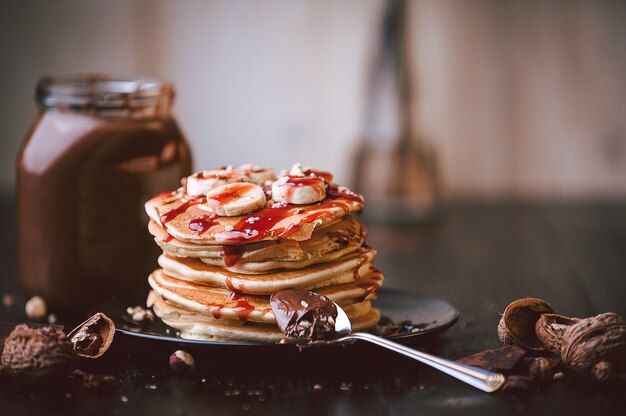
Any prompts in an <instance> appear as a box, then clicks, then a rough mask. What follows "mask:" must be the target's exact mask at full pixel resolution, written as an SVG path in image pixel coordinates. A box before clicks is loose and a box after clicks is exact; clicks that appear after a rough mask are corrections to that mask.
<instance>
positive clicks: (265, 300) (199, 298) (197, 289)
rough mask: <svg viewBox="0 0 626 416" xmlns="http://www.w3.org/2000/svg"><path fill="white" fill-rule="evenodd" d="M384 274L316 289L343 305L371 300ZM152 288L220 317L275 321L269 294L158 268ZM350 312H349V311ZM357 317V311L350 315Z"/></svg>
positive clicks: (173, 301) (152, 277)
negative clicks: (238, 291)
mask: <svg viewBox="0 0 626 416" xmlns="http://www.w3.org/2000/svg"><path fill="white" fill-rule="evenodd" d="M383 280H384V278H383V274H382V273H381V272H380V271H378V270H375V271H373V272H371V273H369V274H368V275H367V276H363V277H362V278H361V279H359V280H358V281H356V282H351V283H345V284H342V285H335V286H327V287H324V288H321V289H316V290H315V291H316V292H317V293H319V294H321V295H324V296H327V297H328V298H329V299H331V300H332V301H333V302H336V303H337V304H339V305H340V306H341V307H348V306H350V305H355V304H363V303H366V302H367V303H369V301H370V300H372V299H374V298H375V297H376V292H377V290H378V289H379V288H380V286H381V285H382V283H383ZM148 283H149V284H150V286H151V287H152V290H153V291H154V292H156V294H158V295H159V296H160V297H161V298H162V299H163V300H165V301H166V302H167V303H169V304H173V305H176V306H179V307H181V308H184V309H185V310H187V311H190V312H194V313H196V314H202V315H205V316H207V317H212V318H215V319H217V320H221V321H228V320H230V321H234V320H239V321H252V322H264V323H275V322H276V320H275V318H274V314H273V313H272V309H271V307H270V304H269V296H259V295H246V294H236V295H235V296H233V292H232V291H230V290H228V289H224V288H219V287H210V286H202V285H197V284H194V283H190V282H187V281H183V280H179V279H176V278H173V277H171V276H168V275H167V274H165V273H164V272H163V270H159V269H158V270H155V271H154V272H152V274H151V275H150V277H149V278H148ZM346 313H347V312H346ZM352 317H356V315H353V316H351V318H352Z"/></svg>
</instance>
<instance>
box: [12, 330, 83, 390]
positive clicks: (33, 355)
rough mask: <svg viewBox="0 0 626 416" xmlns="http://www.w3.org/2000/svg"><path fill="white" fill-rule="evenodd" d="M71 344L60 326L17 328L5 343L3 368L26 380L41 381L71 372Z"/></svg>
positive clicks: (17, 377)
mask: <svg viewBox="0 0 626 416" xmlns="http://www.w3.org/2000/svg"><path fill="white" fill-rule="evenodd" d="M72 358H73V357H72V353H71V346H70V342H69V340H68V339H67V337H66V336H65V333H64V332H63V330H62V329H61V328H60V327H56V326H44V327H41V328H29V327H28V326H27V325H26V324H21V325H17V326H16V327H15V329H14V330H13V332H11V333H10V334H9V336H8V337H7V339H6V340H5V341H4V351H3V352H2V366H3V367H4V370H5V371H6V372H7V373H8V374H9V375H11V376H13V377H15V378H16V379H20V380H22V381H27V382H29V381H39V380H44V379H47V378H49V377H51V376H54V375H62V374H64V373H65V372H67V371H68V370H69V367H70V363H71V361H72Z"/></svg>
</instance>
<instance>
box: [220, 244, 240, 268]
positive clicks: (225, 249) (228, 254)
mask: <svg viewBox="0 0 626 416" xmlns="http://www.w3.org/2000/svg"><path fill="white" fill-rule="evenodd" d="M242 252H243V251H242V249H241V246H222V251H221V252H220V255H221V256H222V260H224V264H225V265H226V267H233V266H234V265H235V264H237V262H238V261H239V259H240V258H241V254H242Z"/></svg>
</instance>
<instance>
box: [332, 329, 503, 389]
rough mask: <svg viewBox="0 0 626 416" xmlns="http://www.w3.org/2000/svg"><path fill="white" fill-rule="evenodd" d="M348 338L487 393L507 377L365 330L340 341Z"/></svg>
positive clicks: (497, 386)
mask: <svg viewBox="0 0 626 416" xmlns="http://www.w3.org/2000/svg"><path fill="white" fill-rule="evenodd" d="M348 339H359V340H362V341H367V342H371V343H373V344H376V345H379V346H381V347H384V348H387V349H389V350H392V351H395V352H397V353H399V354H402V355H405V356H407V357H410V358H413V359H414V360H417V361H420V362H422V363H424V364H426V365H429V366H431V367H434V368H436V369H438V370H440V371H443V372H444V373H446V374H448V375H451V376H452V377H455V378H457V379H459V380H461V381H463V382H465V383H467V384H470V385H472V386H474V387H476V388H478V389H480V390H482V391H485V392H487V393H491V392H494V391H496V390H498V389H499V388H500V387H501V386H502V384H504V381H505V377H504V375H503V374H501V373H494V372H493V371H488V370H483V369H482V368H477V367H472V366H469V365H465V364H460V363H457V362H455V361H451V360H447V359H445V358H441V357H436V356H434V355H430V354H426V353H425V352H422V351H418V350H414V349H412V348H409V347H405V346H404V345H401V344H398V343H397V342H393V341H389V340H388V339H384V338H381V337H377V336H376V335H372V334H367V333H365V332H354V333H352V334H350V335H347V336H345V337H343V338H341V339H340V340H339V341H342V340H348Z"/></svg>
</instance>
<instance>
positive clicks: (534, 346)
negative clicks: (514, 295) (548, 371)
mask: <svg viewBox="0 0 626 416" xmlns="http://www.w3.org/2000/svg"><path fill="white" fill-rule="evenodd" d="M544 313H554V309H553V308H552V306H550V305H549V304H548V303H547V302H546V301H544V300H542V299H537V298H523V299H518V300H516V301H514V302H512V303H511V304H510V305H509V306H507V308H506V309H505V310H504V314H503V315H502V318H501V319H500V322H499V324H498V337H499V338H500V340H501V341H502V342H503V343H505V344H514V345H519V346H520V347H524V348H526V349H529V350H543V349H544V346H543V344H542V343H541V341H540V340H539V338H537V334H535V323H536V322H537V320H539V317H540V316H541V315H542V314H544Z"/></svg>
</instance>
